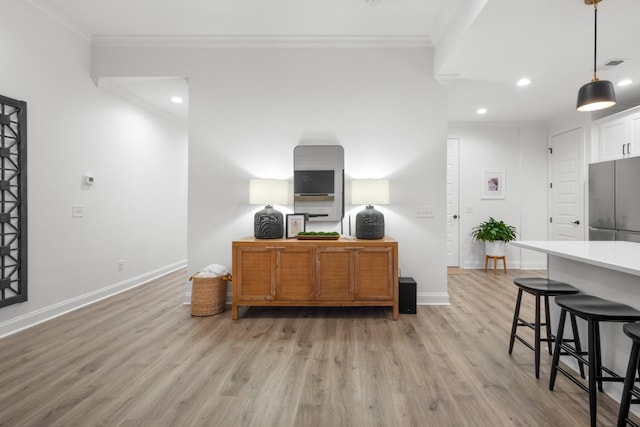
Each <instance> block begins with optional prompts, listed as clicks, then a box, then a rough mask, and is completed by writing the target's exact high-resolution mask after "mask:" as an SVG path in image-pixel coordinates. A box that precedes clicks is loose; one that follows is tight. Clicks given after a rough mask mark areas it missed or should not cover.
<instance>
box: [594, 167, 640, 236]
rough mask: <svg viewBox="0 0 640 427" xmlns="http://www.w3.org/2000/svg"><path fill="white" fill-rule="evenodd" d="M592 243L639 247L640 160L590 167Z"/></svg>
mask: <svg viewBox="0 0 640 427" xmlns="http://www.w3.org/2000/svg"><path fill="white" fill-rule="evenodd" d="M589 240H626V241H630V242H639V243H640V157H629V158H626V159H620V160H612V161H608V162H601V163H592V164H590V165H589Z"/></svg>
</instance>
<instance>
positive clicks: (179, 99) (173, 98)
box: [171, 96, 182, 104]
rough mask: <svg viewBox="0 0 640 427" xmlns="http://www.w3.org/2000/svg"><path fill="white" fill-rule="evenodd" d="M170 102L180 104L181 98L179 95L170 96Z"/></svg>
mask: <svg viewBox="0 0 640 427" xmlns="http://www.w3.org/2000/svg"><path fill="white" fill-rule="evenodd" d="M171 102H174V103H176V104H182V98H180V97H179V96H172V97H171Z"/></svg>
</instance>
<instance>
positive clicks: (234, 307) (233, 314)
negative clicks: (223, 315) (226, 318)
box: [231, 302, 238, 320]
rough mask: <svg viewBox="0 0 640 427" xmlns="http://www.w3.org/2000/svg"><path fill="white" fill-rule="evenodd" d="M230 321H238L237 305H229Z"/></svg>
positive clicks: (233, 303)
mask: <svg viewBox="0 0 640 427" xmlns="http://www.w3.org/2000/svg"><path fill="white" fill-rule="evenodd" d="M231 320H238V304H236V303H235V302H232V303H231Z"/></svg>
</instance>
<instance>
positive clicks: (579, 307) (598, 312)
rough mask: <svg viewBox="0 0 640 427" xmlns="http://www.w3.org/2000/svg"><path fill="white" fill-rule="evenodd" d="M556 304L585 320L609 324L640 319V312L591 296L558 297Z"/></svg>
mask: <svg viewBox="0 0 640 427" xmlns="http://www.w3.org/2000/svg"><path fill="white" fill-rule="evenodd" d="M556 304H558V305H559V306H560V307H561V308H564V309H566V310H569V311H571V312H572V313H574V314H575V315H576V316H578V317H581V318H583V319H593V320H604V321H607V322H633V321H635V320H636V319H640V311H638V310H636V309H635V308H632V307H629V306H628V305H624V304H619V303H617V302H613V301H608V300H605V299H602V298H598V297H594V296H591V295H574V296H571V297H568V298H567V297H558V298H556Z"/></svg>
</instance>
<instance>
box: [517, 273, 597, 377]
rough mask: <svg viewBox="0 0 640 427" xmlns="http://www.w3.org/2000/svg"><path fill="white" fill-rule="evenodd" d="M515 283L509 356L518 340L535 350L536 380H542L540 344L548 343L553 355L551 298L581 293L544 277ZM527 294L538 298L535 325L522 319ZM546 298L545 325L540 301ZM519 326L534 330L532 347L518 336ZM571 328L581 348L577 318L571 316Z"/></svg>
mask: <svg viewBox="0 0 640 427" xmlns="http://www.w3.org/2000/svg"><path fill="white" fill-rule="evenodd" d="M513 283H514V284H515V285H516V286H517V287H518V298H517V300H516V309H515V311H514V313H513V323H512V325H511V338H510V340H509V354H511V352H512V351H513V344H514V342H515V340H516V339H518V341H520V342H521V343H523V344H524V345H526V346H527V347H529V348H530V349H531V350H533V352H534V354H535V371H536V378H540V343H541V342H546V343H547V347H548V350H549V354H550V355H551V354H552V352H551V343H552V342H553V341H554V337H553V334H552V333H551V319H550V316H549V297H550V296H558V295H571V294H577V293H578V292H579V291H578V290H577V289H576V288H574V287H573V286H571V285H569V284H568V283H564V282H557V281H555V280H549V279H545V278H542V277H522V278H517V279H513ZM523 292H527V293H529V294H531V295H533V296H535V298H536V309H535V310H536V311H535V320H534V322H533V323H531V322H529V321H527V320H524V319H522V318H521V317H520V303H521V302H522V293H523ZM541 297H544V318H545V321H544V323H541V320H540V308H541V307H540V305H541V304H540V299H541ZM519 326H526V327H527V328H529V329H533V330H534V334H535V338H534V343H533V345H531V343H529V342H528V341H526V340H525V339H524V338H522V337H521V336H519V335H518V334H517V330H518V327H519ZM542 326H545V327H546V337H545V338H541V337H540V329H541V327H542ZM571 327H572V329H573V334H574V337H575V339H576V340H577V341H576V344H575V345H576V347H577V348H581V347H580V338H579V337H578V327H577V325H576V318H575V316H574V315H573V314H572V315H571ZM580 368H581V369H582V371H581V373H582V377H583V378H584V368H583V367H582V365H580Z"/></svg>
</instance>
